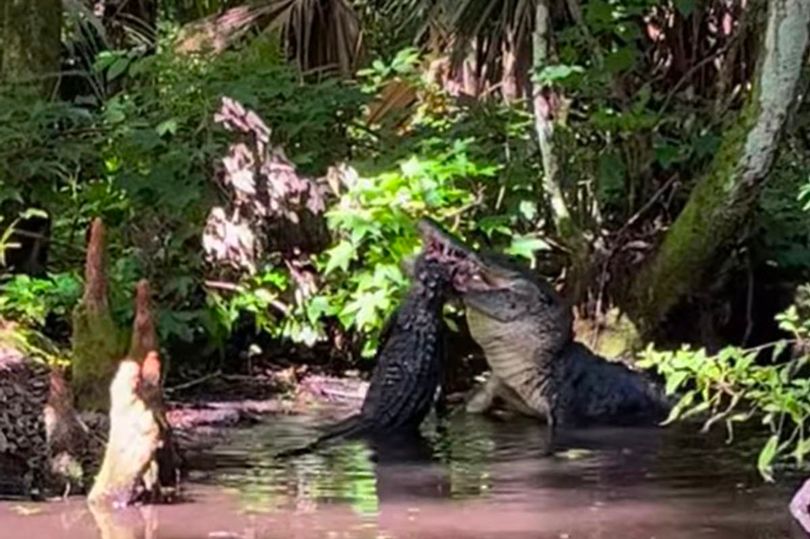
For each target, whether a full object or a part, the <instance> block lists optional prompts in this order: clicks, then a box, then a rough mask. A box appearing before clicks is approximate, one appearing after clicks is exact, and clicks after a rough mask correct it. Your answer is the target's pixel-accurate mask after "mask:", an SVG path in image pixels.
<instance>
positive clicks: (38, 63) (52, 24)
mask: <svg viewBox="0 0 810 539" xmlns="http://www.w3.org/2000/svg"><path fill="white" fill-rule="evenodd" d="M2 18H3V19H4V21H5V23H4V24H3V37H2V45H3V47H2V62H0V65H1V66H2V74H1V75H0V78H1V79H2V80H3V81H5V82H13V83H31V84H33V85H34V86H36V87H37V88H38V89H39V91H40V92H41V93H42V95H45V96H48V95H50V93H51V92H52V91H53V89H54V87H55V86H56V81H57V78H58V75H59V67H60V64H59V61H60V49H61V45H60V44H61V30H62V2H61V0H5V2H4V16H3V17H2Z"/></svg>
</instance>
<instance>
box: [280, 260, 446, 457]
mask: <svg viewBox="0 0 810 539" xmlns="http://www.w3.org/2000/svg"><path fill="white" fill-rule="evenodd" d="M451 272H452V269H451V268H449V267H448V266H447V265H446V264H445V263H444V262H443V261H441V260H439V256H438V255H437V254H436V253H430V252H428V253H423V254H422V255H420V256H419V258H418V259H417V260H416V263H415V266H414V268H413V270H412V273H413V284H412V286H411V288H410V290H409V291H408V293H407V295H406V296H405V299H404V300H403V302H402V304H401V305H400V306H399V308H398V309H397V310H396V312H394V313H393V314H392V315H391V317H390V318H389V319H388V322H387V324H386V327H385V328H384V329H383V332H382V335H381V336H380V345H379V348H378V349H377V356H376V358H375V361H376V365H375V368H374V372H373V374H372V377H371V383H370V385H369V390H368V392H367V394H366V397H365V400H364V401H363V405H362V407H361V409H360V412H359V413H358V414H357V415H355V416H352V417H350V418H348V419H347V420H344V421H342V422H340V423H338V424H337V425H334V426H333V427H331V428H330V429H328V430H327V432H326V434H324V435H322V436H321V437H319V438H318V439H317V440H316V441H315V442H313V443H311V444H309V445H307V446H304V447H302V448H297V449H293V450H289V451H284V452H282V453H280V454H278V455H277V456H279V457H284V456H291V455H300V454H302V453H306V452H308V451H310V450H312V449H314V448H315V447H316V446H318V445H320V444H322V443H323V442H325V441H327V440H330V439H333V438H336V437H354V436H376V435H385V436H389V435H393V434H412V433H415V432H417V431H418V429H419V426H420V425H421V423H422V421H423V420H424V419H425V417H426V416H427V414H428V413H429V412H430V410H431V408H432V407H433V405H434V403H435V400H436V396H437V393H438V388H439V381H440V379H441V362H442V359H443V357H444V350H443V347H442V334H441V330H442V306H443V305H444V302H445V299H446V295H447V292H448V291H450V290H451V289H452V287H451V285H450V281H451V278H452V273H451Z"/></svg>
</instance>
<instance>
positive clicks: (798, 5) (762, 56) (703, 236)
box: [626, 0, 810, 335]
mask: <svg viewBox="0 0 810 539" xmlns="http://www.w3.org/2000/svg"><path fill="white" fill-rule="evenodd" d="M752 8H753V6H752ZM808 22H810V0H770V1H769V2H768V9H767V23H766V27H765V29H764V30H765V31H764V40H763V42H762V45H761V47H760V52H759V59H758V62H757V69H756V72H755V75H754V81H753V88H752V89H751V93H750V95H749V96H748V99H747V102H746V104H745V106H744V107H743V110H742V112H741V114H740V116H739V118H738V120H737V122H736V125H734V126H732V127H730V128H729V129H728V130H727V131H726V133H725V135H724V137H723V141H722V144H721V147H720V150H719V151H718V152H717V155H716V156H715V159H714V161H713V162H712V164H711V165H710V167H709V170H708V173H707V174H706V175H705V176H704V177H703V178H702V179H701V180H700V181H699V183H698V184H697V185H696V187H695V188H694V190H693V191H692V193H691V194H690V197H689V200H688V201H687V204H686V206H685V207H684V209H683V211H682V212H681V213H680V215H679V216H678V217H677V219H676V220H675V222H674V223H673V225H672V227H671V228H670V229H669V231H668V232H667V234H666V236H665V237H664V240H663V243H662V244H661V246H660V249H659V250H658V252H657V253H656V255H655V257H654V258H653V259H652V260H651V262H650V263H649V264H648V265H647V266H646V267H645V268H644V269H643V271H642V272H641V274H640V275H639V276H638V279H637V280H636V281H635V282H634V284H633V285H632V287H631V290H630V291H629V301H628V305H627V306H626V310H627V311H628V312H629V314H630V315H631V316H632V317H633V318H634V320H635V322H636V323H637V324H638V325H639V327H640V329H641V330H642V332H643V333H646V334H648V335H649V334H651V333H652V332H654V330H655V329H656V328H658V327H660V326H661V325H662V324H663V323H664V322H665V321H666V318H667V315H668V314H669V313H670V312H671V310H672V309H673V308H674V307H676V306H677V305H678V304H679V303H680V302H682V301H683V300H685V299H687V298H688V297H689V296H690V295H692V294H693V293H694V292H695V291H696V290H697V289H698V288H699V287H700V286H701V284H702V283H703V282H704V279H705V278H706V276H707V274H708V273H709V271H710V269H711V267H712V264H713V263H714V262H716V261H717V260H718V259H719V257H720V256H722V255H723V253H724V252H726V250H727V249H728V247H729V246H730V245H731V244H732V243H733V242H734V240H735V239H739V237H740V231H741V229H742V227H743V224H744V223H745V221H746V219H747V218H748V217H749V216H750V215H751V210H752V209H753V208H754V206H755V204H756V201H757V198H758V196H759V193H760V191H761V189H762V186H763V184H764V182H765V180H766V179H767V174H768V171H769V170H770V168H771V165H772V163H773V160H774V156H775V153H776V150H777V148H778V144H779V139H780V135H781V133H782V130H783V127H784V124H785V120H786V118H787V115H788V112H789V110H790V107H791V105H792V103H793V101H794V100H795V98H796V95H797V90H798V86H799V81H800V75H801V72H802V68H803V66H804V62H805V58H806V52H807V46H808Z"/></svg>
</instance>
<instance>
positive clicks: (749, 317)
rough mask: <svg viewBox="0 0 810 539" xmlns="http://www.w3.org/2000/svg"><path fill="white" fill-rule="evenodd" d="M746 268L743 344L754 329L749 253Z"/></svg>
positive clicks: (752, 281)
mask: <svg viewBox="0 0 810 539" xmlns="http://www.w3.org/2000/svg"><path fill="white" fill-rule="evenodd" d="M746 262H747V264H746V269H747V274H748V292H747V294H746V297H745V333H743V338H742V343H743V346H745V345H746V344H747V343H748V339H749V338H750V337H751V332H752V331H753V329H754V315H753V313H754V269H753V268H752V267H751V254H750V253H748V255H747V256H746Z"/></svg>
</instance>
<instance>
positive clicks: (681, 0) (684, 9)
mask: <svg viewBox="0 0 810 539" xmlns="http://www.w3.org/2000/svg"><path fill="white" fill-rule="evenodd" d="M675 7H676V8H677V10H678V11H680V12H681V15H683V16H684V17H688V16H689V15H691V14H692V12H693V11H694V10H695V0H675Z"/></svg>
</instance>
